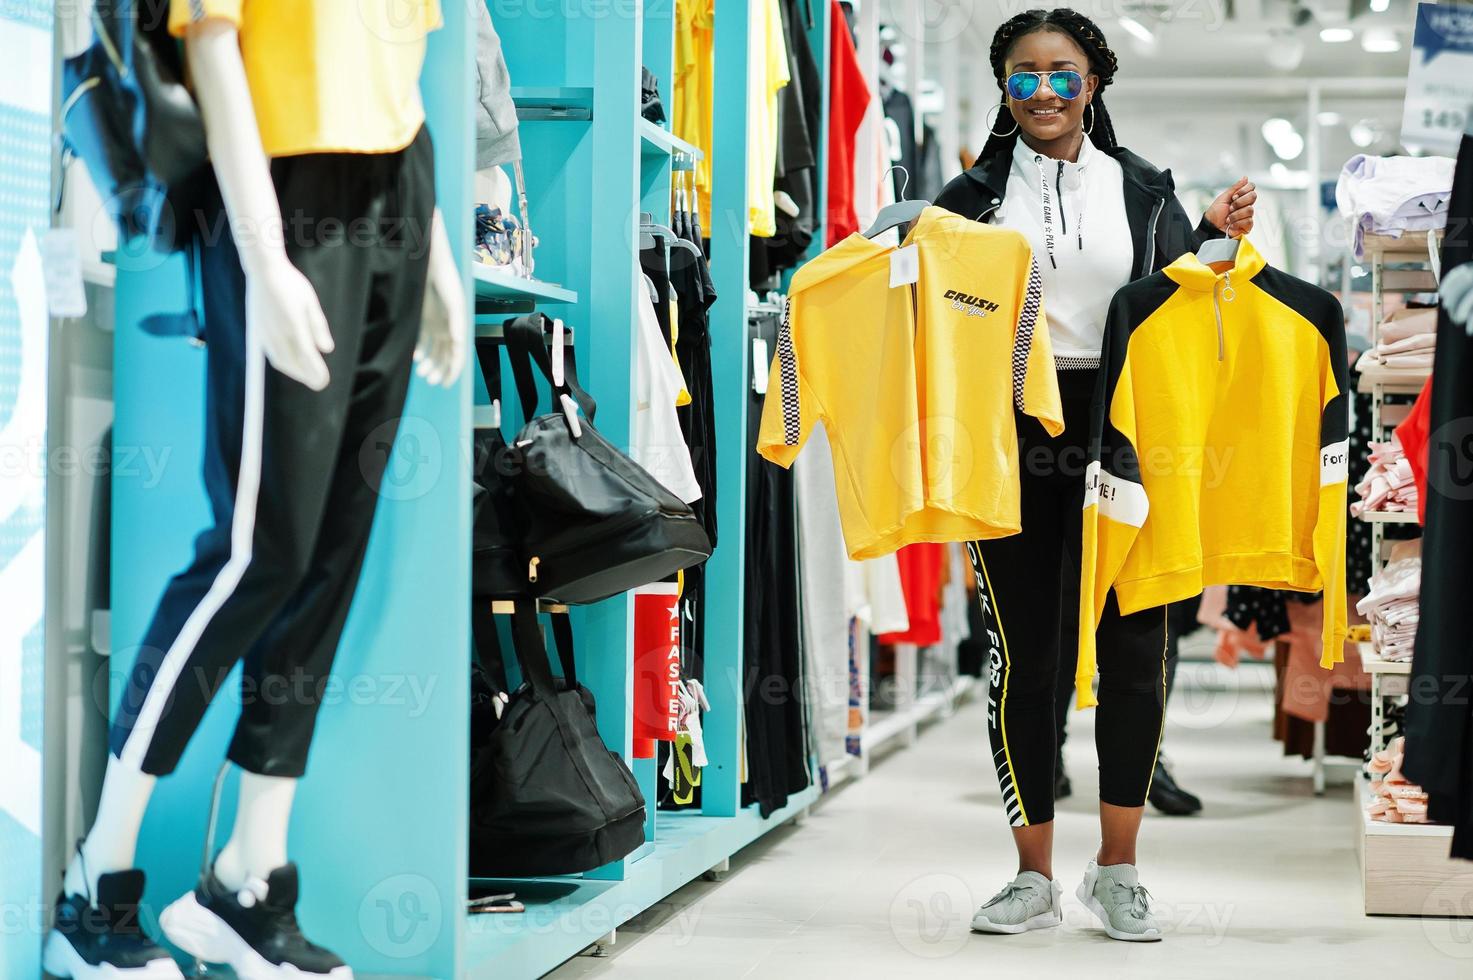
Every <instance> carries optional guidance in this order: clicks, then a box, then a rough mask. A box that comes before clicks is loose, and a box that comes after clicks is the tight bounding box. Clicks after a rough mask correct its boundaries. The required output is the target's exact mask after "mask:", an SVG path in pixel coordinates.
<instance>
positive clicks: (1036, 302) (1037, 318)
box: [1013, 245, 1064, 436]
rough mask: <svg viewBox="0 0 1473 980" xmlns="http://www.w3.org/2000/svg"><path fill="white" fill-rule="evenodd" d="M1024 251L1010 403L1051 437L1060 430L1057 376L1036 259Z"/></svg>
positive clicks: (1062, 426)
mask: <svg viewBox="0 0 1473 980" xmlns="http://www.w3.org/2000/svg"><path fill="white" fill-rule="evenodd" d="M1023 248H1024V250H1025V251H1027V252H1028V277H1027V281H1026V282H1024V283H1021V284H1020V287H1021V288H1020V295H1019V298H1018V323H1017V328H1016V330H1015V331H1014V334H1013V404H1014V405H1016V406H1017V408H1018V411H1020V412H1022V413H1023V414H1025V415H1031V416H1033V417H1034V418H1036V419H1038V421H1039V422H1041V423H1043V427H1044V430H1045V431H1047V432H1048V434H1049V435H1051V436H1057V435H1058V434H1059V433H1061V432H1063V431H1064V410H1063V407H1062V406H1060V404H1059V375H1058V372H1057V371H1056V370H1054V347H1053V343H1052V342H1051V341H1050V340H1049V335H1048V317H1047V316H1045V315H1044V310H1043V277H1042V276H1040V275H1039V273H1038V260H1037V259H1035V258H1034V257H1033V252H1032V250H1031V249H1029V248H1028V247H1027V245H1024V246H1023Z"/></svg>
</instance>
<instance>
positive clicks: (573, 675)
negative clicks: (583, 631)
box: [548, 612, 578, 690]
mask: <svg viewBox="0 0 1473 980" xmlns="http://www.w3.org/2000/svg"><path fill="white" fill-rule="evenodd" d="M548 618H549V619H551V620H552V641H553V644H554V645H555V646H556V647H557V657H558V660H559V661H560V662H561V663H562V665H563V679H564V680H566V681H567V682H568V688H569V689H570V690H571V689H572V688H575V687H577V686H578V665H577V664H576V663H575V662H574V660H573V619H572V617H571V616H569V615H568V614H567V613H565V612H564V613H552V614H551V615H549V617H548Z"/></svg>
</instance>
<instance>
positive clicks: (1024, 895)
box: [972, 871, 1064, 935]
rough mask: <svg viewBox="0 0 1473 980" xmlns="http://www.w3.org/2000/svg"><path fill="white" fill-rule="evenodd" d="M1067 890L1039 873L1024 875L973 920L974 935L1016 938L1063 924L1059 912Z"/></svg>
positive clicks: (987, 904)
mask: <svg viewBox="0 0 1473 980" xmlns="http://www.w3.org/2000/svg"><path fill="white" fill-rule="evenodd" d="M1063 893H1064V887H1063V886H1062V885H1060V884H1059V883H1058V882H1057V881H1049V880H1048V879H1047V878H1045V877H1044V876H1043V875H1041V874H1039V873H1038V872H1037V871H1024V872H1023V873H1022V874H1020V875H1018V877H1016V878H1014V879H1013V880H1012V882H1011V883H1010V884H1008V885H1007V886H1006V887H1005V888H1003V890H1002V891H1000V892H998V893H997V894H996V895H994V896H992V898H991V899H990V900H989V901H988V902H987V903H986V904H985V905H983V906H982V907H981V908H980V909H978V910H977V914H976V915H974V916H972V931H973V932H1001V933H1007V934H1008V935H1014V934H1016V933H1020V932H1027V931H1028V930H1030V929H1048V928H1050V927H1051V926H1056V925H1058V924H1059V923H1061V922H1063V921H1064V919H1063V916H1062V915H1061V914H1060V912H1059V901H1060V897H1061V896H1062V895H1063Z"/></svg>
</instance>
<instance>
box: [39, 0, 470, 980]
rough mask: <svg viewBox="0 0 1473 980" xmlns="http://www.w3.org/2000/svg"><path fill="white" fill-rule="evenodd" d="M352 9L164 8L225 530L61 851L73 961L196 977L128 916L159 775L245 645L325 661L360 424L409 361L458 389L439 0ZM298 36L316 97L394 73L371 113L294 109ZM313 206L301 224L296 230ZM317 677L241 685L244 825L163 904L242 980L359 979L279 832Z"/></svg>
mask: <svg viewBox="0 0 1473 980" xmlns="http://www.w3.org/2000/svg"><path fill="white" fill-rule="evenodd" d="M336 6H337V5H334V4H322V5H321V6H318V5H317V4H315V3H312V4H309V3H303V4H301V5H300V6H299V7H298V6H296V5H293V8H294V9H293V8H288V9H286V10H285V11H284V10H283V9H282V8H281V7H280V6H275V7H273V5H270V4H263V5H260V7H259V9H258V10H253V9H252V3H251V0H246V2H245V3H244V4H242V3H241V2H239V0H235V2H233V3H232V2H230V0H172V2H171V10H170V29H171V30H172V31H173V32H174V33H175V34H176V35H179V36H182V37H183V39H184V44H185V53H186V57H187V60H188V63H189V68H190V73H191V77H192V80H193V84H194V90H195V96H196V98H197V100H198V102H199V106H200V110H201V114H202V116H203V119H204V123H205V129H206V136H207V140H208V144H209V150H210V156H211V158H212V160H213V162H214V169H215V174H216V178H217V182H218V185H219V193H220V201H219V202H218V203H219V205H223V210H224V212H225V214H226V215H227V216H228V218H229V228H230V234H229V235H227V236H218V237H219V238H220V239H223V240H222V241H220V242H219V244H218V245H216V244H208V243H207V244H206V245H205V246H204V247H203V249H202V250H203V252H204V255H205V258H204V259H203V260H202V271H203V276H204V280H203V281H204V303H205V311H204V312H205V321H206V331H207V339H208V341H209V343H208V348H207V349H208V351H209V358H210V365H209V369H208V379H207V380H208V391H209V395H208V404H207V411H206V414H207V426H206V428H207V430H208V436H207V445H206V473H205V482H206V486H207V489H208V490H209V491H210V495H211V502H212V504H213V505H214V511H215V527H214V528H212V529H210V530H208V531H206V532H205V533H204V534H202V535H201V536H200V538H199V539H198V543H197V547H196V555H195V558H194V562H193V564H192V565H191V567H190V568H188V569H187V570H185V571H182V572H180V573H179V575H177V576H176V577H175V579H174V580H173V581H171V582H170V584H169V588H168V589H167V590H166V592H165V594H164V597H163V598H162V599H161V601H160V605H159V608H158V610H157V612H156V614H155V619H154V622H153V623H152V624H151V626H150V628H149V633H148V635H147V637H146V640H145V644H144V648H143V652H141V653H140V656H139V663H138V665H135V668H134V673H133V676H132V677H131V678H130V681H129V685H128V689H127V690H126V691H125V692H124V697H123V703H122V704H121V705H120V706H119V708H118V713H117V714H118V717H117V719H116V720H115V722H114V728H113V733H112V750H113V753H112V756H111V757H110V758H109V760H108V766H107V771H106V775H105V778H104V782H103V788H102V794H101V799H100V803H99V806H98V812H97V817H96V820H95V822H94V824H93V826H92V828H91V830H90V831H89V832H88V834H87V837H86V838H85V840H84V841H83V842H82V843H81V844H80V845H79V846H78V850H77V855H76V856H75V858H74V859H73V860H72V862H71V864H70V865H69V866H68V868H67V870H66V876H65V880H64V884H63V895H62V898H61V899H60V900H59V901H58V908H57V918H56V926H55V928H54V929H53V931H52V933H51V934H50V935H49V936H48V938H47V944H46V954H45V956H46V958H45V966H46V969H47V970H48V971H49V972H51V973H53V974H56V975H58V976H63V977H77V978H92V977H99V978H100V977H108V978H113V980H117V978H129V980H134V978H137V980H163V978H169V980H172V978H176V977H180V976H181V974H180V972H179V970H178V968H177V966H176V965H175V964H174V962H173V960H172V959H171V958H169V956H168V954H167V953H165V952H164V951H163V949H162V948H161V947H159V946H158V945H157V944H156V943H155V942H154V941H153V940H152V939H151V938H150V937H149V936H148V935H147V934H145V933H144V932H143V930H142V927H141V926H140V925H139V923H138V922H137V916H136V915H133V914H131V913H132V912H133V911H135V910H136V905H137V903H138V901H139V898H140V897H141V895H142V891H143V872H142V871H141V870H138V869H135V868H133V863H134V858H135V851H136V847H137V841H138V833H139V828H140V826H141V824H142V820H143V816H144V813H145V811H146V809H147V805H148V800H149V797H150V795H151V793H152V791H153V788H154V785H155V783H156V781H157V778H158V776H160V775H164V774H166V773H168V772H169V771H172V769H173V767H174V765H175V763H176V762H177V760H178V757H179V755H180V754H181V753H182V751H183V747H184V744H185V743H186V742H187V741H188V739H189V737H190V736H191V735H192V734H193V731H194V727H195V725H197V723H198V721H199V718H200V716H202V715H203V713H204V709H205V707H207V705H208V703H209V700H210V698H211V697H212V696H213V694H214V693H215V688H216V687H218V684H219V680H218V678H223V676H224V675H225V674H226V673H227V672H228V668H229V667H230V666H232V665H233V664H234V663H235V662H236V661H238V660H241V659H242V658H244V660H245V664H246V668H245V670H246V674H247V676H248V678H251V679H254V680H255V681H257V682H258V683H259V682H261V681H263V680H266V681H269V680H271V679H275V680H277V681H281V680H285V679H286V678H287V676H288V675H290V676H292V677H296V676H298V675H302V676H305V677H307V678H308V679H310V680H320V679H323V678H325V677H326V676H327V672H328V671H329V670H330V668H331V663H332V659H333V655H334V653H335V650H336V646H337V643H338V638H339V635H340V633H341V629H342V625H343V620H344V619H345V618H346V615H347V610H348V607H349V605H350V603H351V599H352V593H353V591H354V588H355V587H356V584H357V576H358V570H359V568H360V566H361V561H362V556H363V550H364V548H365V547H366V545H367V537H368V531H369V529H370V527H371V525H372V518H373V512H374V509H375V506H376V503H377V483H378V480H379V478H381V476H382V470H381V469H380V470H379V471H378V472H376V473H371V472H369V469H371V468H372V465H373V464H371V463H370V464H368V466H366V467H365V466H364V464H363V462H362V460H361V459H360V453H359V447H360V446H361V445H362V444H363V442H364V439H365V437H366V435H367V434H368V432H372V433H374V434H375V436H377V437H381V436H382V434H383V433H384V432H385V431H387V432H389V433H390V434H392V433H393V431H394V426H395V425H396V423H397V419H398V417H399V415H400V413H401V412H402V409H403V403H404V394H405V389H406V388H407V385H408V381H409V374H410V371H411V370H413V371H414V372H415V373H417V374H418V375H419V377H421V378H422V379H423V380H424V381H426V382H427V383H429V384H433V385H444V386H447V387H448V386H450V385H453V384H454V383H455V381H456V379H457V378H458V377H459V375H460V371H461V369H462V366H463V365H464V361H465V351H466V344H467V339H466V327H467V317H466V310H465V299H464V293H463V286H462V277H461V272H460V269H459V268H458V266H457V264H456V261H455V258H454V255H453V253H452V252H451V249H450V243H449V239H448V236H447V234H446V230H445V224H444V221H443V219H442V217H441V214H440V212H439V210H438V208H435V206H434V194H433V151H432V150H431V148H430V144H429V138H428V135H427V134H426V133H425V132H424V130H423V123H424V118H423V109H422V107H421V106H420V104H419V100H418V89H417V77H418V72H419V66H420V63H421V62H422V59H423V49H424V34H426V33H428V31H429V30H433V29H434V28H435V27H437V26H438V25H439V9H438V4H437V3H436V2H435V0H418V2H415V0H411V2H409V3H408V4H407V6H408V7H409V8H410V9H411V10H413V11H415V12H418V13H419V14H421V21H420V22H419V23H418V24H416V25H415V26H416V27H419V28H422V31H420V32H419V33H418V34H417V35H416V36H414V37H411V38H408V39H406V38H405V37H404V36H403V24H404V19H403V12H404V10H403V8H405V7H406V4H405V3H404V2H402V0H401V2H399V3H398V4H397V8H398V9H397V10H396V11H394V12H390V11H389V10H388V8H389V7H392V6H395V4H394V3H391V2H390V0H361V2H360V3H357V4H353V5H348V6H349V7H352V8H354V9H352V10H350V11H348V12H347V13H346V14H344V13H343V12H342V11H338V10H336V9H335V8H336ZM380 8H382V9H380ZM395 16H397V17H398V19H397V20H391V19H390V18H393V17H395ZM375 17H381V18H382V19H381V20H379V21H378V22H375V21H374V18H375ZM252 18H254V21H252ZM243 21H244V22H247V23H249V24H250V27H251V33H250V34H247V33H245V32H243V31H242V29H241V28H242V22H243ZM309 22H310V23H309ZM389 24H392V25H393V26H394V27H395V28H396V29H397V30H398V35H397V36H390V35H389V32H388V31H387V29H386V25H389ZM309 26H310V27H312V28H315V30H309V29H308V28H309ZM273 32H275V33H274V35H273ZM243 36H246V37H247V42H246V45H245V47H244V49H243V47H242V37H243ZM252 36H254V37H255V38H256V39H257V40H255V41H254V44H255V45H256V47H255V48H254V49H253V48H252V47H251V43H252V42H251V40H250V38H251V37H252ZM299 36H301V37H309V38H321V37H328V38H331V39H332V41H331V43H332V44H333V45H335V46H336V47H333V48H329V49H326V50H324V49H321V48H315V49H310V50H307V51H305V53H304V55H303V57H304V59H305V60H306V61H307V63H308V64H309V66H310V67H309V68H308V70H307V71H306V75H307V76H308V77H309V79H316V81H317V83H318V84H320V86H321V91H319V92H318V93H315V94H316V96H317V99H318V104H319V106H320V107H326V109H328V110H330V109H331V107H332V105H333V101H332V100H333V99H334V98H338V99H340V100H346V99H350V98H351V99H353V100H354V104H355V105H356V104H357V102H358V101H359V100H358V96H357V95H356V94H354V93H345V92H344V91H343V89H342V86H341V85H340V84H339V85H337V86H336V87H334V81H333V80H332V78H331V76H332V75H333V73H337V74H339V75H340V74H341V72H342V71H343V70H344V66H359V67H363V68H365V69H366V70H371V71H373V72H374V75H375V77H376V80H377V82H378V90H376V92H375V94H374V95H373V96H365V97H363V99H362V100H361V101H363V102H367V103H369V105H368V106H367V107H366V109H363V107H362V106H357V108H358V109H360V110H362V111H355V112H352V113H349V112H343V113H340V114H338V115H337V116H334V115H333V114H332V113H331V112H330V111H324V112H323V113H322V115H323V116H324V117H325V121H323V120H319V123H318V125H319V128H320V130H321V131H318V132H313V131H310V130H309V129H305V128H303V127H304V126H309V125H310V124H304V123H301V121H300V119H301V116H300V114H298V113H297V112H296V106H295V105H294V104H293V105H286V104H284V100H288V99H291V98H292V97H293V96H294V95H295V94H297V93H295V92H292V91H283V85H280V84H276V85H273V79H272V78H271V77H270V76H269V75H268V74H263V71H264V70H265V69H263V64H266V65H268V66H269V60H268V59H263V58H262V49H263V48H265V47H266V46H267V45H271V44H275V45H277V46H278V50H279V47H280V46H281V45H285V44H289V43H292V42H293V41H295V42H296V43H301V44H311V43H321V42H314V41H300V40H297V38H298V37H299ZM355 59H356V62H355ZM319 67H320V68H321V71H320V72H319V73H318V74H317V75H314V74H313V72H316V71H317V69H318V68H319ZM291 84H292V85H293V86H301V85H302V84H303V82H302V81H301V80H300V79H296V78H294V79H293V80H292V83H291ZM306 84H313V81H311V80H309V81H308V82H307V83H306ZM374 98H378V100H379V102H378V104H374V102H373V100H374ZM344 104H346V103H344ZM360 115H362V116H369V117H372V118H371V120H370V123H371V124H372V125H368V124H364V131H363V132H362V133H358V132H353V131H349V132H347V133H346V134H345V133H344V132H343V131H342V129H341V125H343V123H342V120H345V119H347V120H356V119H358V118H359V117H360ZM370 130H372V131H370ZM406 141H407V145H406ZM284 212H287V213H286V214H284ZM304 214H305V215H306V217H307V218H308V219H309V220H308V221H307V223H306V224H289V223H288V221H292V222H295V221H296V220H297V219H298V218H299V217H300V216H302V215H304ZM207 217H208V216H207V215H201V218H202V224H201V227H205V226H206V224H207V222H206V221H204V220H203V219H206V218H207ZM313 219H315V221H314V220H313ZM329 221H332V222H337V223H338V225H339V226H341V227H345V228H347V229H350V230H351V229H352V228H354V227H361V228H365V229H368V231H369V232H371V235H372V237H371V241H370V242H369V243H368V244H363V245H360V244H359V243H357V242H350V241H347V239H346V237H345V236H336V237H335V236H334V233H333V232H331V231H329V230H328V229H329V228H330V227H332V226H330V225H329ZM354 222H358V225H356V226H355V224H354ZM304 229H305V230H304ZM391 229H401V230H403V229H407V230H404V231H403V234H402V235H400V236H399V237H396V234H398V233H397V232H396V231H394V230H391ZM416 233H417V234H418V236H419V238H418V240H417V241H416V240H412V239H414V238H415V235H416ZM425 246H427V248H426V247H425ZM415 320H417V321H418V323H417V326H416V324H415V322H414V321H415ZM406 332H408V337H407V338H406V336H405V334H406ZM411 357H412V362H413V363H412V364H411ZM386 426H387V427H388V428H387V429H386V428H385V427H386ZM237 443H238V445H237ZM344 460H349V461H351V465H348V464H345V463H344V462H343V461H344ZM221 668H224V669H221ZM207 677H216V678H217V679H216V680H214V681H213V682H209V681H205V680H204V678H207ZM256 690H257V691H264V688H263V687H259V686H258V687H257V688H256ZM306 690H307V692H308V693H307V694H305V695H304V696H298V695H297V694H296V693H293V694H292V695H291V696H289V697H288V698H287V699H286V703H268V700H267V699H266V698H264V697H257V698H255V699H250V698H246V699H244V706H243V708H242V712H241V721H240V726H239V727H238V728H237V731H236V736H235V739H234V741H233V742H232V744H231V748H230V758H231V761H232V762H233V763H235V765H236V766H238V767H239V768H240V769H241V773H240V777H241V778H240V793H239V803H238V808H237V811H236V817H235V822H234V827H233V830H232V833H231V836H230V838H229V841H228V842H227V843H226V845H225V847H224V848H223V849H222V850H221V851H220V853H219V854H218V856H217V857H216V859H215V862H214V866H213V869H212V870H211V872H210V873H209V874H207V876H206V878H205V879H204V880H202V882H201V885H200V887H199V888H198V889H196V890H195V891H194V892H191V893H189V894H187V895H185V896H184V897H183V898H181V899H179V900H178V901H176V902H174V903H173V904H171V905H170V906H169V907H168V908H167V909H166V910H165V911H164V913H163V915H162V917H161V920H160V921H161V924H162V926H163V929H164V931H165V933H167V934H168V936H169V938H170V939H171V940H172V941H173V942H174V943H175V944H176V945H178V946H180V947H181V948H183V949H185V950H186V952H189V953H191V954H192V955H195V956H198V957H200V958H201V959H204V960H206V961H208V962H223V963H229V964H230V965H231V966H232V967H234V969H235V971H236V973H237V974H238V975H240V976H242V977H252V978H256V977H262V978H265V977H278V976H279V977H294V978H301V977H312V976H322V977H331V978H332V980H348V978H351V976H352V971H351V970H350V968H349V967H348V966H347V965H345V964H343V963H342V961H341V960H339V959H338V958H337V957H336V956H334V955H333V954H331V953H329V952H328V951H327V950H324V949H322V948H320V947H317V946H315V945H313V944H312V943H310V942H308V941H307V940H306V939H305V938H304V937H303V936H302V935H301V932H300V929H299V928H298V927H297V925H296V920H295V915H294V913H293V907H294V905H295V901H296V895H297V870H296V866H295V865H292V864H289V863H288V857H287V855H288V849H287V826H288V823H289V818H290V814H291V806H292V801H293V798H294V795H295V791H296V785H297V779H298V778H300V776H301V774H302V771H303V769H304V767H305V759H306V749H307V746H308V744H309V743H310V738H311V732H312V727H313V724H314V721H315V714H316V708H317V699H318V698H319V697H320V690H321V688H320V685H312V684H309V685H308V686H307V688H306ZM314 690H315V691H317V692H319V693H317V694H313V693H312V692H313V691H314Z"/></svg>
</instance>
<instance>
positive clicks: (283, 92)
mask: <svg viewBox="0 0 1473 980" xmlns="http://www.w3.org/2000/svg"><path fill="white" fill-rule="evenodd" d="M477 2H479V0H477ZM215 17H218V18H220V19H222V20H227V21H229V22H230V23H232V24H234V25H235V27H236V29H237V30H238V31H239V32H240V52H241V57H242V59H243V60H244V62H245V70H246V81H247V83H248V84H249V85H250V89H251V101H252V103H254V105H255V109H256V124H257V125H258V126H259V127H260V129H261V144H262V146H263V147H264V148H265V150H266V154H267V156H272V157H283V156H294V155H296V154H300V153H390V152H393V151H394V150H402V149H403V148H404V147H406V146H408V145H409V144H410V142H411V141H413V139H414V136H415V134H416V133H418V132H419V129H420V127H421V126H422V125H424V119H425V113H424V104H423V103H422V102H421V101H420V94H419V71H420V67H421V66H422V65H423V63H424V54H425V37H426V35H428V34H429V32H430V31H433V30H435V29H436V28H438V27H439V26H440V23H441V21H440V4H439V0H170V4H169V31H170V32H171V33H172V34H173V35H174V36H176V37H183V36H184V33H185V31H186V30H187V29H188V28H189V25H190V24H192V23H196V22H198V21H202V20H208V19H210V18H215Z"/></svg>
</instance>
